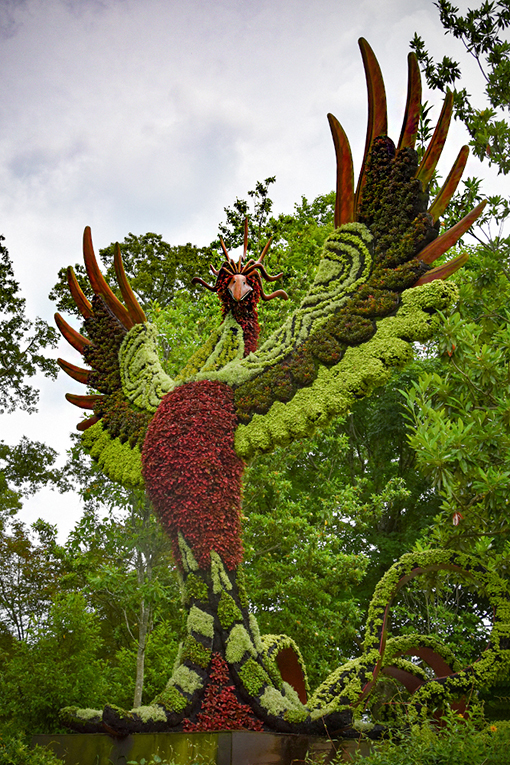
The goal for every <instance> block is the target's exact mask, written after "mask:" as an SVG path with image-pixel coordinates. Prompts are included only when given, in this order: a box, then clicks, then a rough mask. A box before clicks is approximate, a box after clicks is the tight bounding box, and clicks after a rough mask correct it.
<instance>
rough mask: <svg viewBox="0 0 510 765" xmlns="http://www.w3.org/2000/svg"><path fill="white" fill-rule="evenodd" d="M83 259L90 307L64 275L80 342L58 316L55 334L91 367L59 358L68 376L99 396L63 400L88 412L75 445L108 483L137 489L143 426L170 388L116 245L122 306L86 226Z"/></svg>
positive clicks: (154, 336)
mask: <svg viewBox="0 0 510 765" xmlns="http://www.w3.org/2000/svg"><path fill="white" fill-rule="evenodd" d="M83 258H84V261H85V266H86V269H87V274H88V277H89V281H90V284H91V286H92V288H93V290H94V293H95V295H94V298H93V299H92V302H89V301H88V300H87V298H86V297H85V295H84V293H83V292H82V290H81V288H80V286H79V284H78V282H77V280H76V276H75V275H74V272H73V269H72V268H69V269H68V272H67V278H68V284H69V289H70V292H71V295H72V296H73V299H74V301H75V303H76V305H77V306H78V308H79V309H80V312H81V314H82V316H83V317H84V320H85V321H84V326H85V332H86V334H87V336H86V337H85V336H84V335H82V334H80V333H79V332H77V331H76V330H74V329H73V328H72V327H71V326H70V325H69V324H68V323H67V322H66V321H65V320H64V319H63V318H62V316H60V314H58V313H57V314H56V315H55V321H56V323H57V326H58V328H59V329H60V331H61V332H62V334H63V335H64V337H65V338H66V340H67V341H68V342H69V343H70V344H71V345H72V346H73V347H74V348H75V349H76V350H77V351H79V352H80V353H81V354H82V356H83V357H84V360H85V362H86V363H87V364H88V365H89V366H90V367H91V368H90V369H85V368H81V367H77V366H75V365H74V364H70V363H68V362H67V361H64V360H63V359H58V363H59V365H60V366H61V368H62V369H63V370H64V372H66V373H67V374H68V375H69V376H70V377H72V378H73V379H74V380H77V381H78V382H80V383H82V384H84V385H87V386H89V388H92V389H93V390H96V391H99V393H93V394H87V395H76V394H71V393H68V394H67V395H66V398H67V400H68V401H70V402H71V403H72V404H75V406H78V407H80V408H81V409H85V410H90V411H92V412H93V414H92V416H91V417H88V418H87V419H85V420H82V421H81V422H80V423H79V424H78V426H77V427H78V430H79V431H81V432H82V433H83V436H82V443H83V445H84V447H85V449H86V450H87V451H89V452H90V454H91V456H92V457H93V458H94V459H95V460H96V462H97V463H98V464H99V467H100V468H101V469H102V471H103V472H104V473H105V475H107V476H108V477H109V478H111V479H112V480H116V481H119V482H120V483H122V484H123V485H124V486H126V487H130V488H136V487H139V488H141V487H143V485H144V482H143V478H142V474H141V447H142V444H143V441H144V439H145V433H146V431H147V427H148V424H149V422H150V420H151V419H152V416H153V414H154V412H155V411H156V409H157V407H158V406H159V402H160V401H161V399H162V398H163V396H164V395H165V394H166V393H168V392H169V391H170V390H172V388H173V387H174V386H175V383H174V381H173V380H171V378H170V377H169V376H168V375H167V374H166V373H165V372H164V370H163V368H162V366H161V363H160V361H159V357H158V350H157V347H158V339H157V333H156V329H155V327H154V326H153V325H151V324H150V323H149V322H148V321H147V318H146V316H145V314H144V312H143V310H142V308H141V307H140V305H139V304H138V301H137V300H136V297H135V295H134V293H133V291H132V290H131V287H130V285H129V282H128V281H127V278H126V275H125V273H124V266H123V264H122V258H121V254H120V248H119V246H118V245H117V247H116V252H115V261H114V262H115V271H116V274H117V281H118V283H119V287H120V290H121V293H122V297H123V299H124V302H125V305H124V304H123V303H121V301H120V300H119V299H118V298H117V297H116V296H115V294H114V293H113V291H112V290H111V288H110V287H109V286H108V284H107V283H106V281H105V279H104V277H103V275H102V273H101V271H100V269H99V266H98V264H97V261H96V257H95V255H94V249H93V246H92V238H91V232H90V228H89V227H87V228H86V229H85V232H84V235H83Z"/></svg>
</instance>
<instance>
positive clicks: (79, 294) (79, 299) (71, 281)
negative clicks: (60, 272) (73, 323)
mask: <svg viewBox="0 0 510 765" xmlns="http://www.w3.org/2000/svg"><path fill="white" fill-rule="evenodd" d="M67 284H68V285H69V291H70V293H71V295H72V297H73V300H74V302H75V303H76V305H77V307H78V309H79V311H80V313H81V315H82V316H83V317H84V318H85V319H90V318H91V317H92V316H94V311H93V310H92V306H91V304H90V303H89V301H88V300H87V298H86V297H85V295H84V294H83V291H82V288H81V287H80V285H79V284H78V279H77V278H76V274H75V273H74V270H73V267H72V266H69V268H68V269H67Z"/></svg>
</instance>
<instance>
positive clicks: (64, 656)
mask: <svg viewBox="0 0 510 765" xmlns="http://www.w3.org/2000/svg"><path fill="white" fill-rule="evenodd" d="M101 647H102V642H101V638H100V626H99V620H98V618H97V616H96V615H95V614H94V613H91V612H90V610H89V609H88V607H87V603H86V600H85V598H84V597H83V596H82V595H80V594H79V593H75V592H71V593H67V594H61V595H59V596H57V597H56V598H55V601H54V603H53V605H52V607H51V609H50V611H49V614H48V619H47V620H46V622H45V623H44V625H38V626H32V627H30V628H29V630H28V632H27V635H26V639H25V640H20V641H16V643H15V644H14V646H13V649H12V651H11V654H10V656H9V655H5V654H4V656H3V660H2V665H3V666H2V673H1V675H0V698H1V704H0V724H1V726H2V729H3V730H4V732H6V731H7V732H9V733H19V732H20V731H24V732H27V733H30V734H33V733H48V732H58V731H59V730H62V727H61V724H60V722H59V719H58V710H59V709H60V708H61V707H63V706H67V705H69V704H76V705H78V704H80V705H82V704H85V705H86V706H93V705H97V704H100V703H103V702H104V698H105V692H106V690H107V686H106V682H105V664H104V661H103V659H102V658H99V657H100V654H101Z"/></svg>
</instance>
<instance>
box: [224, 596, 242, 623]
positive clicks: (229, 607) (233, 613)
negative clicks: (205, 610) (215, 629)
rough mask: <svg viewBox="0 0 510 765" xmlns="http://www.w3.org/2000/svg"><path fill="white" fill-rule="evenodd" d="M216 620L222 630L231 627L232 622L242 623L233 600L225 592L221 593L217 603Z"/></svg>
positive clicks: (240, 615)
mask: <svg viewBox="0 0 510 765" xmlns="http://www.w3.org/2000/svg"><path fill="white" fill-rule="evenodd" d="M218 619H219V620H220V624H221V626H222V627H223V629H224V630H226V629H228V628H229V627H231V626H232V624H233V623H234V622H236V621H237V622H240V621H242V619H243V617H242V614H241V611H240V610H239V608H238V607H237V606H236V603H235V600H234V598H232V597H231V596H230V595H228V594H227V593H226V592H222V593H221V596H220V602H219V603H218Z"/></svg>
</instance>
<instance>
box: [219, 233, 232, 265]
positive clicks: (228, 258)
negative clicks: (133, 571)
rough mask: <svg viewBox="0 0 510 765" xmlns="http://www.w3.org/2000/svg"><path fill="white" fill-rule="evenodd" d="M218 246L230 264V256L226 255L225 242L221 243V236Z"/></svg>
mask: <svg viewBox="0 0 510 765" xmlns="http://www.w3.org/2000/svg"><path fill="white" fill-rule="evenodd" d="M220 244H221V249H222V250H223V252H224V253H225V257H226V258H227V261H228V262H229V263H230V255H229V254H228V250H227V248H226V247H225V242H224V241H223V239H222V238H221V236H220Z"/></svg>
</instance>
